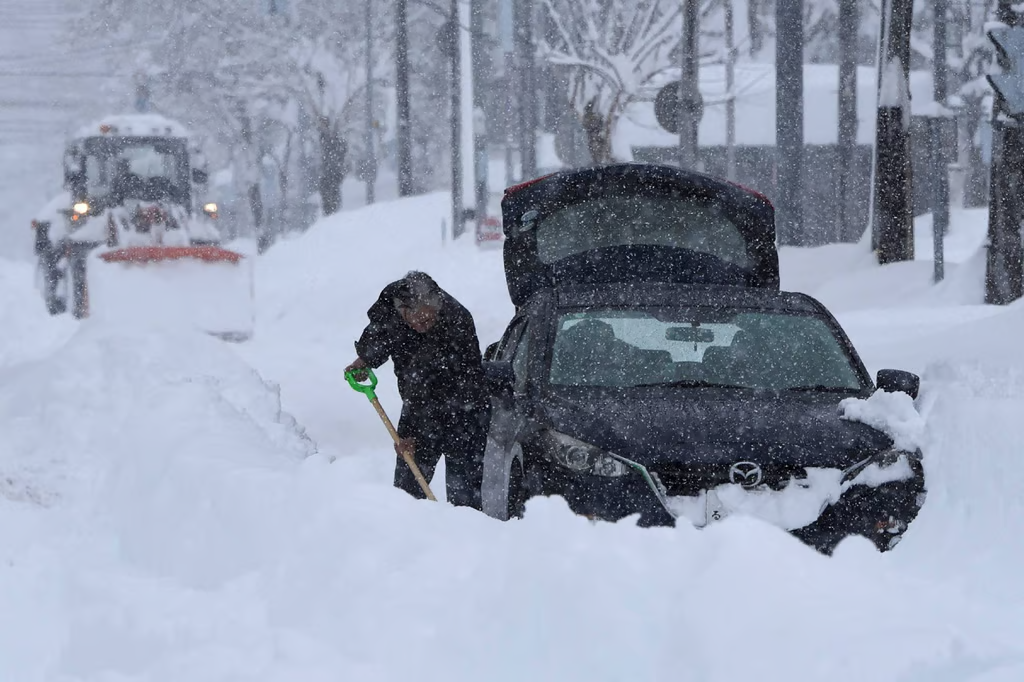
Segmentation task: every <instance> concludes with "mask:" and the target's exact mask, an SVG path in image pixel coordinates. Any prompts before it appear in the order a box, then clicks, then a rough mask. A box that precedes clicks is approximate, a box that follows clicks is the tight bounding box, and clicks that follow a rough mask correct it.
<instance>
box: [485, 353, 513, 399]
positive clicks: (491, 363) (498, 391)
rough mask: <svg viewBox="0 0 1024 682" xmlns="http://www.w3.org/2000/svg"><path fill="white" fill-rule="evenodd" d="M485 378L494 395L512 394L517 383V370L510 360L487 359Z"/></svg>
mask: <svg viewBox="0 0 1024 682" xmlns="http://www.w3.org/2000/svg"><path fill="white" fill-rule="evenodd" d="M483 366H484V379H485V380H486V382H487V388H488V390H489V391H490V393H491V394H492V395H498V396H511V395H512V392H513V390H514V389H515V385H516V372H515V370H514V369H512V362H511V361H509V360H485V361H484V363H483Z"/></svg>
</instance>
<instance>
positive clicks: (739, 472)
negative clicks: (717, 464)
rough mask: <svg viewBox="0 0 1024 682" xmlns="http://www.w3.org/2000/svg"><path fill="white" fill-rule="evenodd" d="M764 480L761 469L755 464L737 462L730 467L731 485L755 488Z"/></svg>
mask: <svg viewBox="0 0 1024 682" xmlns="http://www.w3.org/2000/svg"><path fill="white" fill-rule="evenodd" d="M762 479H763V476H762V474H761V467H760V466H758V465H757V464H756V463H754V462H736V463H735V464H733V465H732V466H731V467H729V482H730V483H736V484H738V485H741V486H743V487H744V488H753V487H754V486H756V485H760V483H761V480H762Z"/></svg>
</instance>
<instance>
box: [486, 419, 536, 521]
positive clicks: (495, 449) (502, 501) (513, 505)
mask: <svg viewBox="0 0 1024 682" xmlns="http://www.w3.org/2000/svg"><path fill="white" fill-rule="evenodd" d="M523 473H524V471H523V449H522V447H521V446H520V445H519V444H518V443H515V444H514V445H513V446H512V447H511V448H509V449H507V450H506V449H505V448H503V447H502V446H501V445H499V444H498V443H496V442H495V441H494V440H492V439H491V438H488V439H487V450H486V451H485V453H484V476H483V486H482V488H481V491H480V492H481V502H482V508H483V512H484V513H485V514H487V515H488V516H490V517H493V518H495V519H498V520H500V521H507V520H508V519H509V518H515V517H517V516H522V507H523V506H524V505H525V499H524V492H523V491H524V490H525V485H524V484H523V479H524V476H523Z"/></svg>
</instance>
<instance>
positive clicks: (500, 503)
mask: <svg viewBox="0 0 1024 682" xmlns="http://www.w3.org/2000/svg"><path fill="white" fill-rule="evenodd" d="M530 331H531V321H530V318H529V316H528V314H525V313H524V314H521V315H517V316H516V317H515V318H513V320H512V322H511V323H509V326H508V328H507V329H506V332H505V334H504V335H503V336H502V338H501V341H499V342H498V346H497V347H496V348H495V350H494V354H493V359H494V361H498V362H510V363H511V364H512V369H513V372H514V374H515V381H514V386H513V390H512V392H511V394H503V395H495V396H493V397H492V400H491V425H490V430H489V431H488V434H487V449H486V451H485V454H484V480H483V490H482V497H483V511H484V513H485V514H487V515H489V516H493V517H494V518H498V519H501V520H506V519H507V513H508V488H509V480H510V478H511V473H512V467H513V466H519V467H522V448H521V447H520V446H519V442H518V437H519V434H520V433H521V432H522V431H523V430H524V427H525V426H526V423H527V421H526V410H527V404H526V400H525V396H526V391H527V386H528V382H529V375H528V371H527V370H528V366H529V364H530V363H529V357H530V356H529V353H530Z"/></svg>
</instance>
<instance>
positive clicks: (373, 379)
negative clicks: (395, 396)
mask: <svg viewBox="0 0 1024 682" xmlns="http://www.w3.org/2000/svg"><path fill="white" fill-rule="evenodd" d="M359 372H366V374H367V375H368V376H369V381H370V383H368V384H362V383H359V380H358V379H356V374H357V373H359ZM345 379H346V380H347V381H348V385H349V386H351V387H352V388H353V389H354V390H355V391H356V392H358V393H362V394H363V395H365V396H366V397H367V399H368V400H369V401H370V403H371V404H372V405H373V409H375V410H377V414H379V415H380V420H381V421H382V422H384V426H386V427H387V429H388V433H390V434H391V438H392V440H394V441H395V444H396V445H397V444H398V441H399V437H398V432H397V431H395V427H394V425H393V424H392V423H391V420H390V419H389V418H388V415H387V413H386V412H385V411H384V408H383V407H381V406H380V401H379V400H377V394H376V393H375V392H374V390H373V389H375V388H376V387H377V376H376V375H375V374H374V373H373V370H372V369H370V368H369V367H364V368H363V369H353V370H349V371H347V372H345ZM402 459H404V460H405V463H406V464H408V465H409V468H410V469H411V470H412V475H413V476H415V477H416V482H417V483H419V484H420V487H421V488H423V493H424V494H425V495H426V496H427V499H428V500H433V501H435V502H436V501H437V498H436V497H434V493H432V492H431V491H430V486H429V485H428V484H427V479H425V478H423V473H422V472H421V471H420V468H419V467H418V466H416V461H415V460H414V459H413V458H412V455H410V454H408V453H402Z"/></svg>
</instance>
